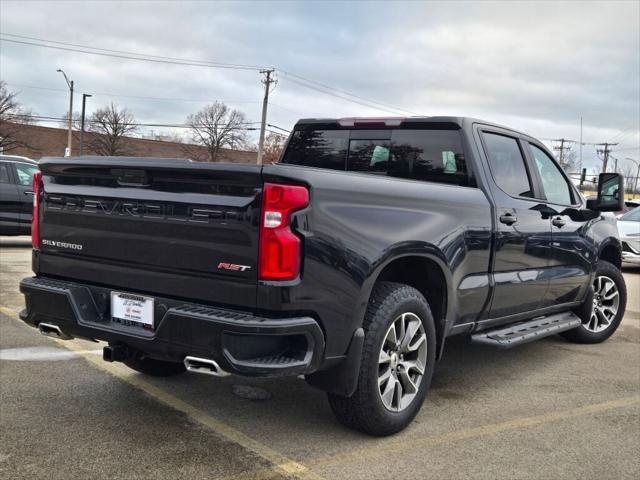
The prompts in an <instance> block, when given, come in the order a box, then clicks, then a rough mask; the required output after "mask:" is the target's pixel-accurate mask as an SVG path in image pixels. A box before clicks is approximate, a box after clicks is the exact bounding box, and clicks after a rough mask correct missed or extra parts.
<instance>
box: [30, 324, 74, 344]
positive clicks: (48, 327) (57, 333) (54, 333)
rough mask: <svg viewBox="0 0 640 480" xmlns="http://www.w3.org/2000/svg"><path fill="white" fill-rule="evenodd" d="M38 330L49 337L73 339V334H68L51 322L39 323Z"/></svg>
mask: <svg viewBox="0 0 640 480" xmlns="http://www.w3.org/2000/svg"><path fill="white" fill-rule="evenodd" d="M38 330H40V333H41V334H42V335H45V336H47V337H53V338H59V339H60V340H71V339H72V338H73V337H72V336H71V335H67V334H66V333H64V332H63V331H62V330H60V327H59V326H57V325H53V324H51V323H43V322H40V323H39V324H38Z"/></svg>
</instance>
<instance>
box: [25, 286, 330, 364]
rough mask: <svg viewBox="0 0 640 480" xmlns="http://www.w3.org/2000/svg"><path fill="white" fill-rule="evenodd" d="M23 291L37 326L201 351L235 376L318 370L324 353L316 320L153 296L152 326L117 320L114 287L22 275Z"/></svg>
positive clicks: (152, 352)
mask: <svg viewBox="0 0 640 480" xmlns="http://www.w3.org/2000/svg"><path fill="white" fill-rule="evenodd" d="M20 291H21V292H22V293H23V294H24V295H25V300H26V308H25V309H24V310H23V311H22V312H21V313H20V317H21V319H22V320H23V321H24V322H25V323H27V324H28V325H30V326H32V327H37V326H38V324H39V323H41V322H44V323H47V324H50V325H55V326H57V327H59V328H60V330H61V331H62V332H63V333H64V334H65V335H68V336H71V337H79V338H86V339H94V340H103V341H106V342H109V343H110V344H113V345H123V346H125V347H127V348H128V349H130V350H132V351H134V352H139V353H143V354H145V355H147V356H150V357H153V358H157V359H161V360H169V361H176V362H181V361H183V359H184V358H185V357H186V356H196V357H201V358H209V359H212V360H215V361H216V362H217V363H218V364H219V365H220V366H221V367H222V368H223V369H225V370H226V371H228V372H231V373H238V374H243V375H254V376H257V375H298V374H309V373H312V372H314V371H316V370H318V368H319V367H320V365H321V363H322V359H323V355H324V346H325V341H324V334H323V332H322V330H321V329H320V326H319V325H318V323H317V322H316V321H315V320H314V319H313V318H311V317H295V318H268V317H261V316H257V315H254V314H252V313H247V312H238V311H232V310H226V309H219V308H214V307H210V306H204V305H198V304H192V303H187V302H183V301H180V300H176V299H171V298H163V297H155V302H154V304H155V305H154V307H155V312H154V316H155V329H154V330H153V331H151V330H145V329H142V328H141V327H136V326H126V325H122V324H120V323H116V322H112V321H111V314H110V309H111V306H110V301H109V298H110V292H111V289H108V288H103V287H96V286H93V285H87V284H80V283H73V282H66V281H60V280H54V279H50V278H46V277H33V278H25V279H24V280H22V282H21V283H20Z"/></svg>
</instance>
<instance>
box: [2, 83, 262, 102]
mask: <svg viewBox="0 0 640 480" xmlns="http://www.w3.org/2000/svg"><path fill="white" fill-rule="evenodd" d="M7 85H9V86H11V87H18V88H33V89H35V90H50V91H53V92H66V91H67V90H66V89H64V88H50V87H37V86H35V85H24V84H20V83H7ZM91 95H93V96H96V97H100V96H105V97H123V98H138V99H141V100H161V101H175V102H211V101H212V99H208V100H205V99H198V98H174V97H148V96H145V95H125V94H122V93H107V92H91ZM218 101H220V102H225V103H260V102H256V101H255V100H218ZM271 105H273V103H271Z"/></svg>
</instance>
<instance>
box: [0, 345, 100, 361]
mask: <svg viewBox="0 0 640 480" xmlns="http://www.w3.org/2000/svg"><path fill="white" fill-rule="evenodd" d="M82 355H102V350H80V351H79V352H71V351H69V350H67V349H65V348H53V347H24V348H4V349H1V350H0V360H5V361H13V362H56V361H60V360H71V359H73V358H79V357H81V356H82Z"/></svg>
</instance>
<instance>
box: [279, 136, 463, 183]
mask: <svg viewBox="0 0 640 480" xmlns="http://www.w3.org/2000/svg"><path fill="white" fill-rule="evenodd" d="M305 127H306V126H305ZM282 163H285V164H293V165H305V166H310V167H320V168H328V169H332V170H342V171H350V172H360V173H369V174H372V175H379V176H389V177H397V178H405V179H411V180H421V181H430V182H438V183H450V184H454V185H461V186H469V185H471V184H472V179H471V178H470V173H469V169H468V167H467V163H466V160H465V156H464V150H463V146H462V138H461V132H460V130H444V129H428V128H385V129H352V130H349V129H315V128H308V127H307V128H302V129H299V130H295V131H294V132H293V134H292V136H291V138H290V140H289V144H288V146H287V149H286V151H285V153H284V156H283V158H282Z"/></svg>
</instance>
